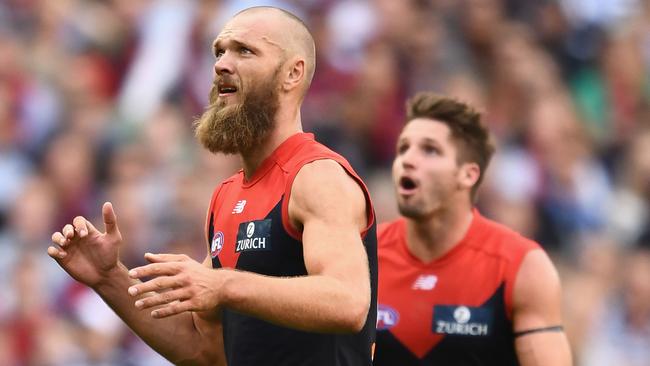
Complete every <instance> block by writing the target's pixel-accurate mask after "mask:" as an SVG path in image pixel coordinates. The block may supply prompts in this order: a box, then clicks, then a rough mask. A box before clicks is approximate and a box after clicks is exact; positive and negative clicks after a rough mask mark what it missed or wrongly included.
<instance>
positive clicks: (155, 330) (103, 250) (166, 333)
mask: <svg viewBox="0 0 650 366" xmlns="http://www.w3.org/2000/svg"><path fill="white" fill-rule="evenodd" d="M102 214H103V217H104V224H105V226H106V232H105V233H101V232H99V231H98V230H97V229H96V228H95V227H94V226H93V225H92V224H91V223H90V222H89V221H87V220H86V219H85V218H83V217H76V218H75V219H74V221H73V224H72V225H66V226H65V227H64V228H63V230H62V231H61V232H57V233H54V234H53V235H52V241H53V243H54V244H55V245H53V246H51V247H49V248H48V254H49V255H50V256H51V257H52V258H54V259H55V260H56V261H57V262H58V263H59V265H61V267H62V268H63V269H64V270H66V271H67V272H68V273H69V274H70V275H71V276H72V277H73V278H75V279H76V280H77V281H80V282H82V283H84V284H86V285H88V286H89V287H91V288H92V289H93V290H95V291H96V292H97V293H98V294H99V295H100V296H101V297H102V299H103V300H104V301H105V302H106V303H107V304H108V305H109V306H110V307H111V308H112V309H113V310H114V311H115V312H116V313H117V315H118V316H120V317H121V318H122V320H123V321H124V322H125V323H126V324H127V325H128V326H129V327H130V328H131V329H132V330H133V331H134V332H135V333H136V334H137V335H138V336H140V337H141V338H142V339H143V340H144V341H145V342H146V343H147V344H149V345H150V346H151V347H152V348H153V349H155V350H156V351H158V352H159V353H160V354H161V355H163V356H164V357H166V358H167V359H169V360H170V361H172V362H174V363H176V364H192V365H201V364H206V365H207V364H210V365H218V364H223V365H225V362H223V359H224V357H223V347H222V345H221V344H222V341H221V322H220V319H219V317H218V314H216V310H214V309H211V310H210V311H207V312H203V313H189V312H188V313H184V314H179V315H177V316H175V317H172V318H169V319H164V320H160V319H155V318H153V317H152V316H151V311H150V310H149V311H146V310H140V309H137V308H136V307H135V306H134V302H135V301H137V300H139V299H146V298H149V297H152V296H153V294H152V293H141V294H140V295H136V296H135V297H133V296H131V295H129V293H128V292H127V289H129V288H130V287H132V286H133V285H136V284H139V283H140V281H138V280H135V279H132V278H131V277H130V276H129V274H128V270H127V268H126V267H125V266H124V265H123V264H122V263H121V262H119V260H118V256H119V247H120V246H121V244H122V237H121V234H120V232H119V229H118V227H117V220H116V217H115V213H114V212H113V208H112V206H111V205H110V204H105V205H104V207H103V209H102ZM208 258H209V257H208ZM194 263H196V265H197V266H200V267H201V268H203V269H204V270H206V271H210V270H211V269H209V268H206V266H209V261H207V260H206V262H205V263H204V265H201V264H200V263H197V262H194ZM188 344H191V345H193V346H192V347H187V346H186V345H188Z"/></svg>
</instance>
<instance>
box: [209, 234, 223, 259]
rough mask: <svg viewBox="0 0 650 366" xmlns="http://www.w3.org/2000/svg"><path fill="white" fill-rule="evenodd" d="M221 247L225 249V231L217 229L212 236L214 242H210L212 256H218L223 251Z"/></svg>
mask: <svg viewBox="0 0 650 366" xmlns="http://www.w3.org/2000/svg"><path fill="white" fill-rule="evenodd" d="M221 249H223V233H222V232H221V231H217V232H216V233H214V235H213V236H212V243H211V244H210V255H211V256H212V258H215V257H216V256H218V255H219V253H220V252H221Z"/></svg>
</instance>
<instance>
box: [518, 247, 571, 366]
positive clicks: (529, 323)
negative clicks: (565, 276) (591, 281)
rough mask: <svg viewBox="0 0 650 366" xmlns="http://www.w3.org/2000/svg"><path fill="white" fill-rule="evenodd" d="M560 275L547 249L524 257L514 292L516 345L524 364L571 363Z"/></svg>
mask: <svg viewBox="0 0 650 366" xmlns="http://www.w3.org/2000/svg"><path fill="white" fill-rule="evenodd" d="M561 306H562V305H561V289H560V279H559V277H558V274H557V272H556V270H555V267H554V266H553V264H552V263H551V260H550V259H549V258H548V256H547V255H546V253H544V252H543V251H542V250H533V251H531V252H529V253H528V254H527V255H526V257H525V258H524V260H523V262H522V264H521V267H520V269H519V273H518V274H517V279H516V281H515V288H514V292H513V320H514V331H515V348H516V350H517V356H518V358H519V362H520V364H521V365H522V366H569V365H571V351H570V348H569V343H568V341H567V338H566V335H565V334H564V331H563V329H562V309H561Z"/></svg>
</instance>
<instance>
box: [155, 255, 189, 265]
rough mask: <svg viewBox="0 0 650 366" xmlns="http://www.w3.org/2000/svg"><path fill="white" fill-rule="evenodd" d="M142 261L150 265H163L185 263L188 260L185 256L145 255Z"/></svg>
mask: <svg viewBox="0 0 650 366" xmlns="http://www.w3.org/2000/svg"><path fill="white" fill-rule="evenodd" d="M144 259H146V260H148V261H149V262H151V263H164V262H186V261H189V260H190V257H188V256H187V255H185V254H164V253H163V254H153V253H145V254H144Z"/></svg>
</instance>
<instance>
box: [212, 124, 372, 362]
mask: <svg viewBox="0 0 650 366" xmlns="http://www.w3.org/2000/svg"><path fill="white" fill-rule="evenodd" d="M320 159H331V160H334V161H336V162H338V163H339V164H340V165H341V166H342V167H343V168H344V169H345V170H346V172H347V173H348V174H349V175H350V176H351V177H352V178H354V179H355V180H356V181H357V182H358V184H359V186H360V187H361V188H362V189H363V192H364V194H365V196H366V202H367V212H368V226H367V228H366V229H365V230H364V231H363V232H362V233H361V236H362V239H363V243H364V246H365V249H366V253H367V255H368V262H369V272H370V275H371V290H372V302H371V310H370V312H369V314H368V318H367V319H366V325H365V326H364V328H363V330H362V331H361V332H359V333H357V334H352V335H342V334H321V333H310V332H303V331H298V330H294V329H289V328H285V327H281V326H278V325H275V324H270V323H268V322H265V321H263V320H261V319H257V318H254V317H251V316H247V315H244V314H241V313H238V312H235V311H231V310H228V309H225V310H224V315H223V328H224V346H225V351H226V358H227V360H228V365H230V366H238V365H255V366H257V365H323V366H337V365H338V366H344V365H371V362H372V361H371V357H372V354H371V352H372V345H373V343H374V340H375V324H376V309H377V308H376V301H377V300H376V299H377V297H376V293H377V292H376V289H377V242H376V224H375V219H374V212H373V209H372V204H371V202H370V196H369V194H368V190H367V189H366V186H365V184H364V183H363V182H362V180H361V179H360V178H359V177H358V176H357V174H356V173H355V172H354V170H353V169H352V167H351V166H350V164H349V163H348V162H347V161H346V160H345V159H344V158H343V157H341V156H340V155H338V154H336V153H334V152H333V151H331V150H329V149H328V148H326V147H325V146H323V145H321V144H319V143H318V142H316V141H315V140H314V137H313V135H312V134H309V133H297V134H295V135H293V136H291V137H289V138H288V139H287V140H285V141H284V142H283V143H282V144H280V146H278V148H277V149H276V150H275V151H274V152H273V153H272V154H271V155H270V156H269V157H268V158H266V159H265V160H264V162H263V163H262V164H261V165H260V167H259V168H258V169H257V171H256V172H255V174H254V175H253V176H252V177H251V178H250V179H249V180H247V181H246V180H245V179H244V174H243V172H242V171H240V172H238V173H237V174H235V175H233V176H232V177H230V178H228V179H226V180H225V181H223V182H222V183H221V185H220V186H219V187H218V188H217V189H216V190H215V192H214V194H213V197H212V201H211V203H210V209H209V211H208V218H207V225H206V233H207V235H208V238H207V239H208V246H209V250H210V254H211V257H212V266H213V268H221V267H228V268H236V269H240V270H245V271H250V272H256V273H259V274H263V275H267V276H282V277H290V276H304V275H307V270H306V268H305V263H304V258H303V251H302V233H301V232H300V231H298V230H297V229H296V228H294V227H293V226H292V225H291V223H290V221H289V217H288V204H289V197H290V195H291V187H292V184H293V181H294V178H295V176H296V174H297V173H298V171H299V170H300V168H302V167H303V166H304V165H305V164H308V163H310V162H313V161H315V160H320ZM322 301H327V299H322ZM341 311H345V309H341Z"/></svg>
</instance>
